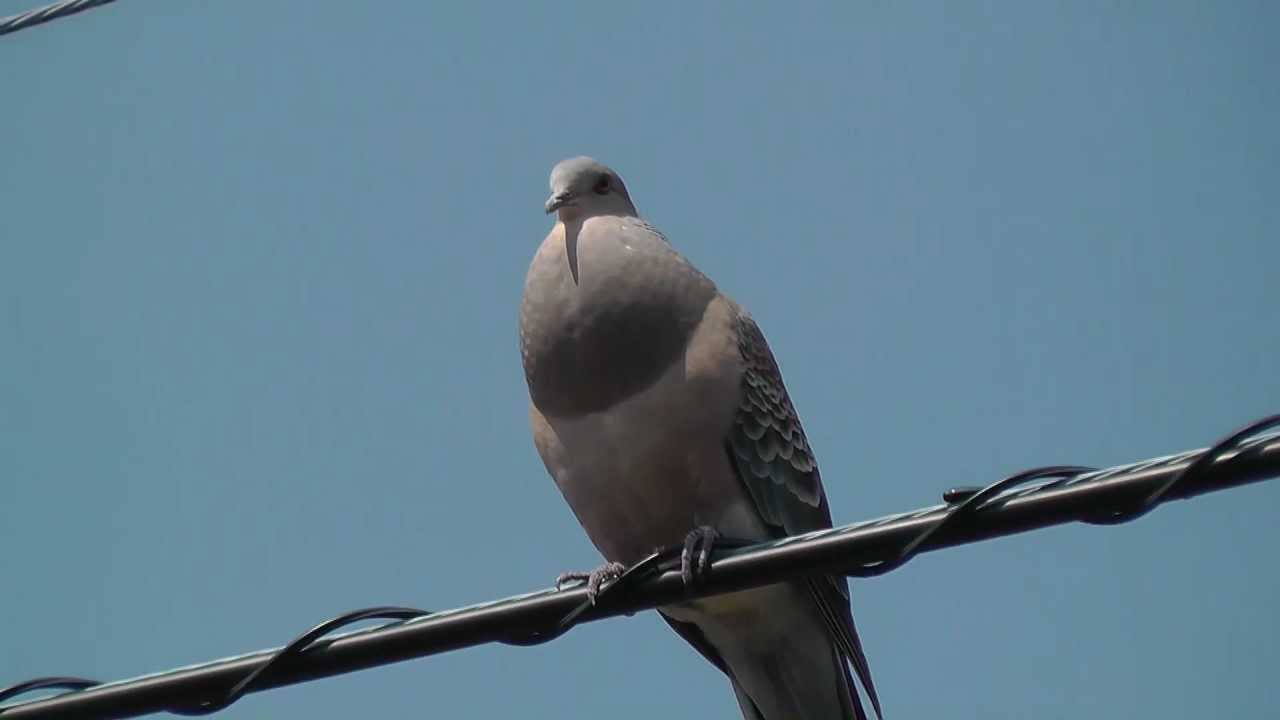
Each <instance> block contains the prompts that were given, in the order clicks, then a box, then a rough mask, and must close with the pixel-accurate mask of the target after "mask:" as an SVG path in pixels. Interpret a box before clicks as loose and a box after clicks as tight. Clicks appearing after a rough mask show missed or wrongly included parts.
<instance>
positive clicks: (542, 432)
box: [520, 157, 880, 720]
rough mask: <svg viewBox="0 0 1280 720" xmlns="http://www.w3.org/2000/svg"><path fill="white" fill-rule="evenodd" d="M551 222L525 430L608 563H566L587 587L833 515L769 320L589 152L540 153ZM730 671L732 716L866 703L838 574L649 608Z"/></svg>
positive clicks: (835, 710)
mask: <svg viewBox="0 0 1280 720" xmlns="http://www.w3.org/2000/svg"><path fill="white" fill-rule="evenodd" d="M545 209H546V211H547V212H548V213H555V214H556V223H555V226H554V227H553V228H552V229H551V232H550V233H549V234H548V235H547V237H546V239H545V240H544V241H543V242H542V245H541V247H539V248H538V250H537V253H536V254H535V255H534V258H533V262H532V263H531V265H530V267H529V273H528V276H527V278H526V281H525V287H524V297H523V300H522V302H521V307H520V352H521V356H522V359H523V363H524V371H525V379H526V380H527V382H528V385H529V395H530V398H531V401H532V402H531V408H530V421H531V425H532V429H533V438H534V444H535V445H536V446H537V449H538V453H539V455H541V456H542V460H543V462H544V463H545V464H546V467H547V471H548V472H549V473H550V474H551V476H552V478H553V479H554V480H555V483H556V485H557V486H558V487H559V488H560V491H561V493H563V494H564V497H565V499H566V500H567V501H568V503H569V506H570V507H571V508H572V510H573V512H574V514H575V515H576V516H577V518H578V521H579V522H580V523H581V524H582V526H583V528H584V529H585V530H586V532H587V535H588V536H589V537H590V539H591V541H592V542H593V543H594V544H595V546H596V548H597V549H599V551H600V552H601V554H603V555H604V557H605V560H606V562H605V564H604V565H603V566H601V567H600V568H597V569H596V570H593V571H591V572H589V573H566V574H565V575H563V576H561V577H562V579H582V580H585V581H586V582H587V585H588V592H589V594H590V595H591V597H592V598H594V597H595V596H596V595H597V593H599V592H600V589H601V587H602V586H604V585H607V583H609V582H610V581H612V580H613V579H616V578H617V577H618V576H619V575H620V574H621V572H622V571H623V569H624V568H625V567H626V566H627V565H630V564H632V563H635V562H637V561H638V560H640V559H642V558H644V557H645V556H647V555H649V554H650V553H651V552H653V550H654V549H655V548H659V547H668V546H672V545H677V544H681V543H683V547H684V552H683V554H682V557H681V572H682V574H683V576H684V578H685V581H686V582H692V581H695V580H696V579H697V578H698V577H699V575H700V574H702V573H705V572H706V568H707V564H708V556H709V553H710V550H711V547H712V545H713V543H714V542H715V540H716V538H717V537H721V536H723V537H732V538H735V539H751V540H767V539H771V538H777V537H780V536H783V535H790V534H795V533H800V532H805V531H809V530H815V529H819V528H827V527H831V513H830V509H829V508H828V505H827V498H826V494H825V493H824V491H823V488H822V482H821V480H820V478H819V475H818V467H817V465H816V464H815V463H814V457H813V452H812V450H811V449H810V447H809V443H808V441H807V440H806V439H805V436H804V431H803V430H802V429H801V428H800V421H799V419H798V418H797V417H796V412H795V408H794V407H793V406H792V404H791V400H790V398H789V397H788V396H787V391H786V388H785V387H784V386H783V384H782V376H781V374H780V373H779V371H778V365H777V363H776V362H775V361H774V358H773V353H772V352H771V351H770V350H769V345H768V343H766V342H765V338H764V335H763V334H762V333H761V331H760V328H759V327H758V326H757V325H756V323H755V321H754V320H752V319H751V316H750V315H749V314H747V312H746V310H744V309H743V308H742V307H741V306H740V305H738V304H737V303H735V302H734V301H733V300H732V299H730V298H729V297H728V296H727V295H725V294H724V293H722V292H720V291H719V289H717V287H716V285H715V283H713V282H712V281H711V280H710V279H709V278H708V277H707V276H706V275H704V274H702V273H701V272H699V271H698V269H697V268H695V267H694V266H693V265H692V264H691V263H690V262H689V261H688V260H687V259H685V258H684V257H683V256H682V255H681V254H680V253H679V252H677V251H676V250H675V249H674V248H673V247H672V246H671V244H670V243H669V242H668V241H667V239H666V237H664V236H663V235H662V233H660V232H659V231H658V230H657V229H655V228H654V227H653V226H652V225H650V224H648V223H647V222H645V221H644V220H642V219H641V218H640V216H639V214H638V213H637V212H636V208H635V205H634V204H633V203H632V201H631V196H630V195H629V194H628V192H627V188H626V186H625V185H624V184H623V182H622V178H621V177H619V176H618V174H617V173H615V172H614V171H613V170H611V169H609V168H608V167H605V166H604V165H602V164H600V163H598V162H596V161H595V160H592V159H591V158H588V157H576V158H571V159H568V160H564V161H562V162H560V163H559V164H557V165H556V166H555V168H554V169H553V170H552V171H551V197H550V198H549V199H548V200H547V202H546V206H545ZM659 612H660V613H661V614H662V616H663V618H664V619H665V620H666V621H667V622H668V623H669V624H670V625H671V627H672V628H674V629H675V630H676V632H677V633H679V634H680V635H681V636H683V637H684V639H685V640H687V641H688V642H689V643H691V644H692V645H693V646H694V647H695V648H696V649H697V650H698V651H699V652H700V653H701V654H702V655H703V656H704V657H705V658H706V659H707V660H709V661H710V662H711V663H713V664H714V665H715V666H716V667H718V668H719V669H720V670H721V671H723V672H724V673H725V674H726V675H727V676H728V677H729V681H730V683H731V684H732V686H733V691H734V693H735V695H736V696H737V700H738V705H739V707H740V708H741V710H742V714H743V717H744V718H746V720H793V719H795V718H806V719H808V720H835V719H836V718H842V719H843V718H850V717H854V718H858V720H863V719H864V718H866V713H865V711H864V710H863V705H862V701H861V699H860V697H859V694H858V691H857V688H856V687H855V685H854V683H853V680H852V678H851V676H850V673H849V666H850V664H851V665H852V667H853V670H854V672H855V673H856V674H857V676H858V679H859V681H860V682H861V684H862V687H863V688H864V689H865V691H866V693H867V697H868V698H869V699H870V701H871V704H872V706H873V707H874V708H875V711H876V715H877V716H879V715H880V702H879V699H878V698H877V696H876V691H875V686H874V685H873V683H872V680H871V672H870V669H869V667H868V665H867V660H866V656H865V655H864V653H863V651H862V644H861V642H860V640H859V639H858V633H857V630H856V629H855V628H854V624H853V614H852V612H851V610H850V606H849V591H848V585H847V582H846V580H845V578H844V577H843V576H820V577H814V578H809V579H797V580H791V581H787V582H783V583H778V584H776V585H770V586H766V587H762V588H755V589H750V590H743V591H740V592H735V593H731V594H727V595H720V596H716V597H709V598H703V599H699V600H692V601H685V602H681V603H679V604H676V605H671V606H666V607H662V608H660V609H659Z"/></svg>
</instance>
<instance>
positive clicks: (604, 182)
mask: <svg viewBox="0 0 1280 720" xmlns="http://www.w3.org/2000/svg"><path fill="white" fill-rule="evenodd" d="M591 189H592V190H594V191H595V193H596V194H597V195H604V194H605V193H607V192H609V176H608V175H601V176H600V179H599V180H597V181H596V185H595V187H593V188H591Z"/></svg>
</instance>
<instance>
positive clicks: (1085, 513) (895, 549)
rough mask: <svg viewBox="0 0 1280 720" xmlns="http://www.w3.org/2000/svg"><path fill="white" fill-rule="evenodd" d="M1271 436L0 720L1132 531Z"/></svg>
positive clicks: (1245, 474) (1274, 445)
mask: <svg viewBox="0 0 1280 720" xmlns="http://www.w3.org/2000/svg"><path fill="white" fill-rule="evenodd" d="M1276 426H1280V415H1273V416H1271V417H1268V418H1264V419H1262V420H1259V421H1258V422H1255V423H1252V424H1250V425H1248V426H1246V427H1245V428H1242V429H1241V430H1239V431H1237V432H1234V433H1232V434H1231V435H1229V436H1227V437H1226V438H1223V440H1221V441H1220V442H1218V443H1217V444H1215V445H1214V446H1212V447H1210V448H1208V449H1201V450H1190V451H1187V452H1183V453H1179V454H1177V455H1170V456H1166V457H1160V458H1153V459H1150V460H1144V461H1142V462H1137V463H1131V464H1129V465H1121V466H1116V467H1112V468H1108V469H1105V470H1092V469H1090V468H1081V467H1076V466H1054V467H1048V468H1039V469H1036V470H1030V471H1027V472H1023V473H1019V474H1017V475H1014V476H1012V477H1009V478H1006V479H1005V480H1002V481H1000V482H998V483H994V484H992V485H990V486H988V487H986V488H981V489H979V488H956V489H953V490H949V491H948V492H947V493H946V494H945V495H944V498H945V499H946V501H947V504H945V505H938V506H933V507H928V508H923V509H920V510H915V511H912V512H908V513H903V514H899V515H891V516H887V517H883V518H878V519H875V520H868V521H863V522H858V523H854V524H852V525H845V526H843V527H839V528H833V529H830V530H821V531H817V532H811V533H805V534H803V535H797V536H794V537H789V538H783V539H781V540H776V541H773V542H768V543H761V544H755V545H750V546H742V545H740V544H739V545H740V546H739V547H736V548H731V549H718V550H717V552H716V553H715V555H714V557H713V561H712V564H711V568H710V572H709V573H708V575H707V577H706V578H705V579H703V580H702V581H701V582H700V583H699V584H696V585H695V586H693V587H685V585H684V583H683V581H682V580H681V577H680V572H679V549H678V548H674V549H672V550H668V551H664V552H661V553H656V554H654V555H653V556H651V557H649V558H647V559H646V560H643V561H641V562H640V563H638V564H637V565H635V566H633V567H632V568H630V569H628V570H627V572H626V573H625V574H624V575H623V576H622V577H621V578H619V579H618V580H617V581H615V582H614V583H612V584H611V585H607V586H606V587H605V588H604V590H603V591H602V593H601V594H600V596H599V597H598V601H597V604H592V603H591V602H590V600H588V599H587V591H586V589H585V587H581V586H578V587H573V588H570V589H565V590H554V589H548V590H541V591H537V592H533V593H528V594H525V595H518V596H515V597H510V598H505V599H502V600H496V601H493V602H487V603H483V604H480V605H473V606H471V607H466V608H460V609H456V610H449V611H445V612H439V613H429V612H427V611H423V610H416V609H413V608H396V607H382V608H369V609H366V610H359V611H356V612H353V613H348V614H347V615H344V616H341V617H338V618H335V619H333V620H330V621H328V622H325V623H322V624H321V625H318V626H316V627H315V628H313V629H312V630H310V631H308V632H307V633H305V634H304V635H302V636H301V637H299V638H298V639H297V640H295V641H294V642H293V643H290V645H288V646H285V647H284V648H275V649H270V650H263V651H259V652H254V653H249V654H246V655H240V656H237V657H232V658H225V659H222V660H215V661H213V662H209V663H205V664H202V665H196V666H191V667H185V668H180V669H177V670H171V671H168V672H162V673H157V674H154V675H146V676H142V677H138V678H133V679H130V680H122V681H118V682H113V683H108V684H105V685H99V684H96V683H93V682H92V681H89V680H84V679H81V678H68V677H58V678H41V679H37V680H33V681H28V682H26V683H22V684H20V685H15V686H13V687H11V688H9V689H7V690H0V702H3V701H4V700H7V699H10V698H11V697H12V696H13V695H15V694H17V693H18V692H26V691H29V690H32V689H36V688H40V687H46V688H48V687H61V688H86V689H80V690H74V691H72V692H67V693H64V694H61V695H56V696H54V697H49V698H43V699H39V700H33V701H29V702H25V703H21V704H16V705H9V706H4V707H0V720H17V719H18V718H25V719H30V718H58V719H59V720H73V719H75V718H125V717H136V716H139V715H145V714H149V713H155V712H165V711H168V712H174V713H178V714H184V715H203V714H208V713H211V712H216V711H217V710H220V709H222V708H225V707H226V706H227V705H229V704H231V703H232V702H235V701H236V700H237V699H239V698H240V697H241V696H242V695H243V694H245V693H248V692H257V691H260V690H267V689H270V688H276V687H281V686H284V685H292V684H296V683H301V682H307V681H309V680H315V679H319V678H323V677H328V676H331V675H338V674H341V673H348V672H353V671H356V670H362V669H365V668H371V667H376V666H379V665H386V664H389V663H393V662H400V661H403V660H409V659H411V658H418V657H425V656H427V655H435V654H439V653H444V652H448V651H451V650H457V649H460V648H464V647H470V646H474V645H482V644H486V643H494V642H497V643H505V644H510V645H536V644H540V643H543V642H547V641H550V640H553V639H555V638H557V637H559V636H560V635H563V634H564V633H565V632H567V631H568V630H569V629H571V628H572V627H574V626H575V625H577V624H578V623H583V622H591V621H594V620H602V619H604V618H608V617H614V616H617V615H624V614H631V613H634V612H637V611H640V610H647V609H651V608H654V607H657V606H661V605H666V604H670V603H672V602H676V601H679V600H681V599H687V598H692V597H704V596H708V595H717V594H721V593H726V592H732V591H735V590H742V589H745V588H749V587H757V586H761V585H768V584H771V583H775V582H778V581H781V580H785V579H788V578H792V577H796V576H798V575H805V574H817V573H845V574H848V575H852V576H858V577H867V576H874V575H880V574H883V573H885V572H888V571H890V570H893V569H895V568H898V567H901V566H902V565H903V564H904V563H905V562H907V561H908V560H910V559H911V558H912V557H914V556H915V555H916V554H918V553H921V552H928V551H932V550H940V549H943V548H949V547H954V546H957V545H963V544H967V543H973V542H978V541H981V540H988V539H991V538H996V537H1003V536H1006V535H1012V534H1016V533H1022V532H1027V531H1030V530H1035V529H1038V528H1043V527H1048V526H1051V525H1061V524H1065V523H1069V522H1084V523H1090V524H1098V525H1112V524H1116V523H1121V522H1127V521H1130V520H1134V519H1136V518H1138V517H1141V516H1143V515H1145V514H1146V513H1148V512H1150V511H1151V510H1152V509H1154V508H1155V507H1157V506H1158V505H1160V504H1162V503H1164V502H1166V501H1169V500H1183V499H1189V498H1193V497H1196V496H1198V495H1202V494H1204V493H1208V492H1214V491H1217V490H1225V489H1227V488H1232V487H1236V486H1239V485H1244V484H1248V483H1254V482H1259V481H1262V480H1266V479H1270V478H1274V477H1276V476H1280V432H1274V431H1273V432H1269V433H1267V434H1264V435H1259V433H1261V432H1263V431H1266V430H1269V429H1271V428H1274V427H1276ZM1046 478H1052V480H1049V481H1045V480H1046ZM1028 483H1034V484H1028ZM728 544H729V545H734V543H728ZM373 618H383V619H394V620H397V622H394V623H391V624H388V625H383V626H380V627H377V628H373V629H369V630H360V631H356V632H350V633H346V634H342V635H337V636H333V637H328V638H325V637H323V636H325V635H327V634H328V633H330V632H332V631H333V630H335V629H337V628H340V627H343V626H345V625H349V624H351V623H353V622H357V621H360V620H367V619H373Z"/></svg>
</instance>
